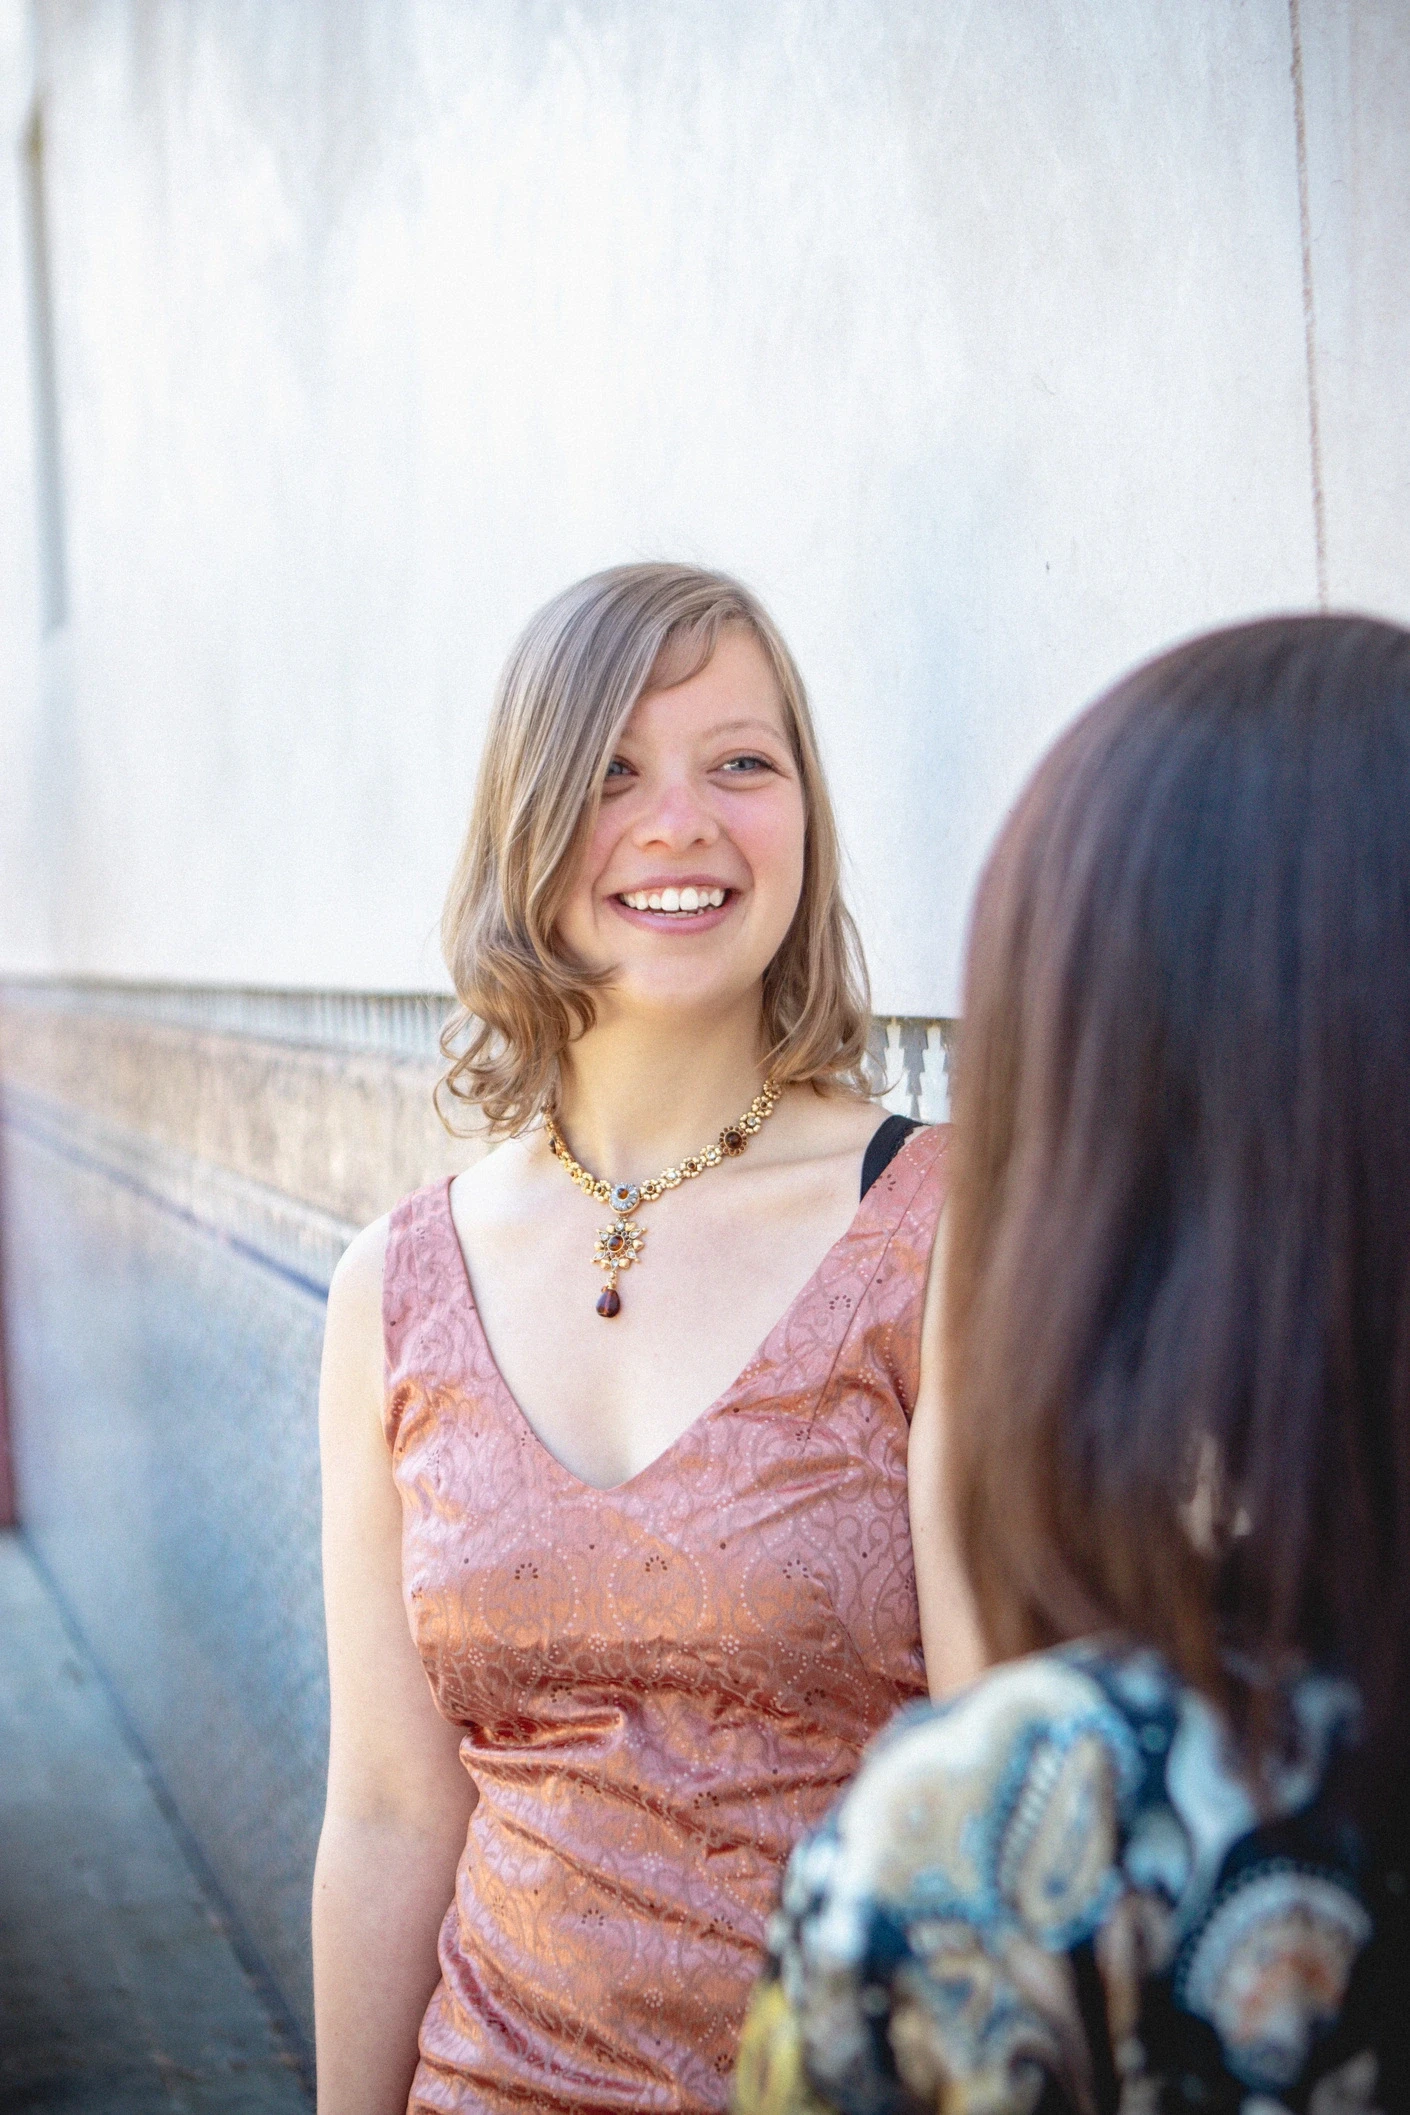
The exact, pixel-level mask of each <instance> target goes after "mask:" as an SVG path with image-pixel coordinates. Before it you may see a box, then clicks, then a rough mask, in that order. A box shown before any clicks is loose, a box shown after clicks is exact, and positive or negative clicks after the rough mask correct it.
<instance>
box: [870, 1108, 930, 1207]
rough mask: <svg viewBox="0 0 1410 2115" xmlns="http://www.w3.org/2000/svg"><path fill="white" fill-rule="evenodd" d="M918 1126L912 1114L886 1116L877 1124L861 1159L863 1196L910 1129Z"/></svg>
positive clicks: (905, 1138) (900, 1145)
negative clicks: (882, 1121) (883, 1120)
mask: <svg viewBox="0 0 1410 2115" xmlns="http://www.w3.org/2000/svg"><path fill="white" fill-rule="evenodd" d="M920 1128H921V1127H920V1125H919V1124H918V1123H917V1122H916V1120H915V1118H914V1117H913V1116H888V1117H887V1118H886V1120H885V1122H884V1123H881V1124H878V1125H877V1128H876V1129H875V1130H874V1131H873V1132H872V1134H871V1138H870V1140H869V1141H868V1144H867V1150H866V1153H865V1155H864V1156H863V1159H862V1195H863V1197H865V1196H866V1194H867V1191H868V1190H869V1189H870V1188H871V1186H872V1184H873V1183H874V1182H875V1181H876V1178H877V1176H878V1175H884V1174H885V1172H886V1170H887V1169H888V1168H889V1167H890V1165H891V1163H892V1161H893V1160H894V1159H895V1158H896V1155H897V1154H898V1153H899V1152H900V1150H901V1148H902V1146H903V1145H904V1144H905V1143H906V1140H907V1139H908V1138H909V1137H910V1135H911V1133H912V1131H919V1129H920Z"/></svg>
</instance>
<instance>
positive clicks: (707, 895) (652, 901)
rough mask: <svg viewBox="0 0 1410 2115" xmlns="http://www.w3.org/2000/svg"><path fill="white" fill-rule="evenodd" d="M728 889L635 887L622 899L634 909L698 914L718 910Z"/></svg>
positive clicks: (676, 915)
mask: <svg viewBox="0 0 1410 2115" xmlns="http://www.w3.org/2000/svg"><path fill="white" fill-rule="evenodd" d="M728 893H729V891H728V890H727V889H697V888H690V887H687V888H683V889H635V890H632V891H630V892H624V893H623V896H622V901H623V903H625V904H626V905H627V907H628V909H629V910H633V911H666V912H669V913H671V914H672V915H673V916H675V917H677V918H680V917H687V918H688V917H692V916H698V914H699V913H700V912H701V911H717V910H718V909H719V908H720V906H721V904H722V903H723V902H724V900H725V897H726V896H727V895H728Z"/></svg>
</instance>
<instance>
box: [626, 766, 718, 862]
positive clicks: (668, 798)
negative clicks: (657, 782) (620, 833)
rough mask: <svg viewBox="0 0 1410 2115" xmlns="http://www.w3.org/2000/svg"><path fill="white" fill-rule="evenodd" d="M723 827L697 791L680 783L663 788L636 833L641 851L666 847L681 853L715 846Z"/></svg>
mask: <svg viewBox="0 0 1410 2115" xmlns="http://www.w3.org/2000/svg"><path fill="white" fill-rule="evenodd" d="M719 834H720V826H719V824H718V823H717V822H716V820H715V818H714V816H713V815H712V814H711V812H710V810H709V807H708V806H707V805H706V803H705V802H704V801H702V800H701V799H700V797H699V795H698V794H697V793H696V791H695V790H694V788H693V787H692V786H690V785H689V784H688V783H685V782H683V781H677V782H675V783H673V784H671V785H669V786H663V787H662V788H661V789H660V791H659V792H658V793H657V795H656V797H655V799H654V800H652V801H651V803H650V805H649V806H648V808H647V810H646V812H645V813H644V814H643V815H642V817H641V819H640V821H639V822H638V823H637V826H636V829H635V830H634V831H633V833H632V837H633V841H634V842H635V843H636V845H637V846H638V847H640V848H643V849H644V848H645V847H646V846H648V845H665V846H667V847H669V848H670V849H671V850H672V851H680V850H683V849H685V848H686V847H687V846H690V845H698V844H712V843H713V842H714V840H715V839H716V838H717V837H718V836H719Z"/></svg>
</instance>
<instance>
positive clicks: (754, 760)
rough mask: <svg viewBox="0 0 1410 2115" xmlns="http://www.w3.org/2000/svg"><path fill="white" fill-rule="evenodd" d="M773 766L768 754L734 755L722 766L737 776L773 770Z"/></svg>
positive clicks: (724, 769)
mask: <svg viewBox="0 0 1410 2115" xmlns="http://www.w3.org/2000/svg"><path fill="white" fill-rule="evenodd" d="M773 768H774V767H773V765H772V764H771V763H770V762H769V760H768V758H767V757H766V756H732V757H730V759H729V761H728V762H727V763H724V764H721V766H720V769H721V770H722V771H728V772H730V773H732V774H733V775H734V776H735V777H736V778H740V777H744V776H745V775H747V774H748V773H751V772H755V771H772V770H773Z"/></svg>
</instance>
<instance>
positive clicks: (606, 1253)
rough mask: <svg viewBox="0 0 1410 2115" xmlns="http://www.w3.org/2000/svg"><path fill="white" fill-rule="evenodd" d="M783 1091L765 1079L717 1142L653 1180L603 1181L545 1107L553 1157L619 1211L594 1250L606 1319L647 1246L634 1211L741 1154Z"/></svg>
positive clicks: (599, 1303)
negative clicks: (623, 1277)
mask: <svg viewBox="0 0 1410 2115" xmlns="http://www.w3.org/2000/svg"><path fill="white" fill-rule="evenodd" d="M782 1091H783V1090H782V1088H781V1087H779V1086H777V1085H776V1084H775V1083H774V1081H773V1080H771V1079H769V1080H765V1081H764V1084H763V1086H762V1087H761V1088H760V1089H759V1092H758V1093H757V1094H756V1095H755V1097H754V1099H753V1101H752V1102H751V1103H750V1104H749V1107H748V1108H747V1109H746V1110H745V1112H744V1114H743V1116H741V1117H740V1118H739V1119H738V1120H737V1121H736V1122H735V1123H732V1124H726V1125H725V1128H724V1130H723V1131H721V1133H720V1135H719V1137H718V1138H717V1139H716V1140H715V1143H714V1145H712V1146H706V1148H705V1150H704V1151H703V1152H702V1153H692V1154H691V1156H690V1158H689V1160H683V1161H682V1162H681V1164H680V1166H679V1167H677V1168H663V1169H662V1171H661V1173H660V1174H659V1175H653V1176H652V1177H651V1179H650V1181H649V1182H604V1181H603V1179H602V1177H601V1176H600V1175H590V1174H589V1173H588V1171H587V1169H586V1168H585V1167H583V1165H582V1163H581V1162H580V1161H576V1160H574V1158H573V1156H572V1154H571V1153H570V1152H569V1151H568V1147H567V1145H566V1143H565V1141H564V1138H563V1133H562V1132H561V1131H560V1130H559V1128H558V1126H557V1124H556V1123H555V1122H554V1120H553V1118H552V1117H551V1116H550V1115H549V1114H548V1113H547V1111H545V1113H544V1119H543V1121H544V1128H545V1129H546V1131H547V1132H548V1144H549V1150H550V1151H551V1152H552V1154H553V1157H554V1159H555V1160H561V1161H562V1163H563V1165H564V1167H565V1168H566V1169H567V1171H568V1173H569V1175H570V1176H571V1177H572V1179H573V1181H574V1182H575V1183H576V1184H577V1185H578V1188H579V1189H580V1190H585V1191H586V1192H587V1194H588V1196H589V1197H595V1198H596V1199H597V1201H598V1203H599V1204H610V1205H611V1207H612V1209H613V1211H614V1212H615V1213H616V1215H617V1216H616V1218H615V1219H614V1220H613V1222H612V1224H611V1226H604V1227H602V1228H601V1229H600V1230H599V1232H598V1236H597V1245H596V1247H595V1248H594V1250H593V1253H592V1260H593V1262H594V1263H595V1264H596V1265H597V1268H598V1269H599V1270H600V1271H605V1273H606V1275H607V1283H606V1286H605V1287H604V1288H603V1290H602V1291H601V1292H600V1293H599V1294H598V1296H597V1311H598V1313H599V1314H600V1315H601V1316H602V1317H603V1319H604V1320H605V1321H610V1320H611V1319H612V1316H613V1315H615V1314H617V1313H619V1312H620V1311H621V1306H622V1296H621V1294H620V1293H619V1292H618V1290H617V1277H618V1274H619V1272H621V1271H624V1270H630V1269H631V1267H632V1265H633V1264H634V1263H640V1261H641V1255H642V1250H643V1249H644V1248H645V1246H646V1229H645V1227H642V1226H638V1225H637V1223H636V1220H635V1219H634V1217H633V1216H632V1215H633V1213H635V1212H637V1211H639V1210H640V1209H641V1207H642V1205H644V1204H655V1202H656V1200H657V1198H658V1197H664V1196H665V1194H666V1192H667V1190H678V1189H679V1188H680V1186H681V1184H682V1183H683V1182H690V1181H691V1180H692V1179H693V1178H694V1177H695V1176H697V1175H703V1174H704V1173H705V1170H706V1169H707V1168H717V1167H718V1166H719V1165H720V1162H721V1161H722V1160H737V1159H738V1157H739V1155H740V1154H741V1153H742V1152H743V1151H744V1148H745V1147H746V1146H747V1145H748V1143H749V1141H750V1139H751V1138H752V1137H753V1136H754V1134H755V1132H756V1131H757V1130H758V1129H759V1128H760V1126H761V1125H762V1124H764V1123H765V1122H766V1121H767V1120H768V1118H769V1117H771V1116H772V1115H773V1113H774V1104H775V1103H776V1102H777V1100H778V1098H779V1095H780V1094H781V1093H782Z"/></svg>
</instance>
